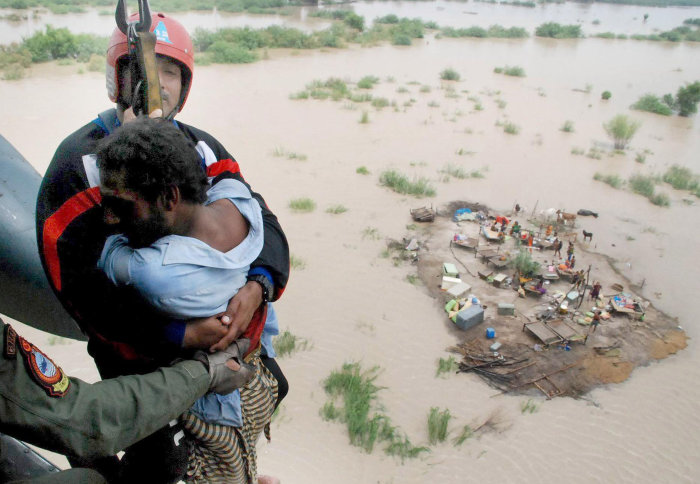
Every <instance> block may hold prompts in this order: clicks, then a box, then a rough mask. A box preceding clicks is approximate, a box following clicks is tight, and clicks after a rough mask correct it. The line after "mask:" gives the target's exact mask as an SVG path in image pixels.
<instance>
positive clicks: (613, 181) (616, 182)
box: [593, 172, 622, 188]
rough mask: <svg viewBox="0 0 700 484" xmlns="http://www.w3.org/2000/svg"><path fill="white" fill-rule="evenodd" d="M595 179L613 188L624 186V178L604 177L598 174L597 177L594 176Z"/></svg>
mask: <svg viewBox="0 0 700 484" xmlns="http://www.w3.org/2000/svg"><path fill="white" fill-rule="evenodd" d="M593 179H594V180H596V181H602V182H603V183H606V184H608V185H610V186H611V187H613V188H620V187H621V186H622V178H620V177H619V176H618V175H603V174H602V173H598V172H596V173H595V175H593Z"/></svg>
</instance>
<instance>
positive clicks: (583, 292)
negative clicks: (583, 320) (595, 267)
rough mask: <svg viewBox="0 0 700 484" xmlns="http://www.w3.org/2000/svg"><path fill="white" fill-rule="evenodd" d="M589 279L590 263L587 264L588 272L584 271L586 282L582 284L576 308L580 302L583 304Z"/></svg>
mask: <svg viewBox="0 0 700 484" xmlns="http://www.w3.org/2000/svg"><path fill="white" fill-rule="evenodd" d="M590 280H591V265H590V264H588V272H587V273H586V283H585V284H584V285H583V291H581V300H580V301H579V302H578V306H576V309H578V308H580V307H581V304H583V300H584V298H585V296H586V288H587V287H588V283H589V281H590Z"/></svg>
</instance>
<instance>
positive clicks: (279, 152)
mask: <svg viewBox="0 0 700 484" xmlns="http://www.w3.org/2000/svg"><path fill="white" fill-rule="evenodd" d="M272 156H277V157H284V158H287V159H289V160H299V161H306V155H304V154H302V153H295V152H294V151H287V150H285V149H284V148H281V147H276V148H275V149H274V150H272Z"/></svg>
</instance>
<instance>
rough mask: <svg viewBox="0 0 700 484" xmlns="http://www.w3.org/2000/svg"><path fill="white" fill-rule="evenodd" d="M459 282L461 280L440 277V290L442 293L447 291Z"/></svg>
mask: <svg viewBox="0 0 700 484" xmlns="http://www.w3.org/2000/svg"><path fill="white" fill-rule="evenodd" d="M461 282H462V279H458V278H457V277H447V276H442V285H441V286H440V289H442V290H443V291H447V290H448V289H449V288H451V287H452V286H456V285H457V284H460V283H461Z"/></svg>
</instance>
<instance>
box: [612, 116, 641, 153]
mask: <svg viewBox="0 0 700 484" xmlns="http://www.w3.org/2000/svg"><path fill="white" fill-rule="evenodd" d="M640 126H641V124H640V123H639V122H638V121H633V120H631V119H630V118H628V117H627V116H625V115H624V114H618V115H617V116H615V117H614V118H612V119H611V120H610V121H608V122H607V123H605V124H603V128H604V129H605V132H606V133H608V136H610V137H611V138H612V139H613V141H614V143H615V149H616V150H624V149H625V147H626V146H627V144H628V143H629V142H630V140H631V139H632V137H633V136H634V134H635V133H636V132H637V130H638V129H639V127H640Z"/></svg>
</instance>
